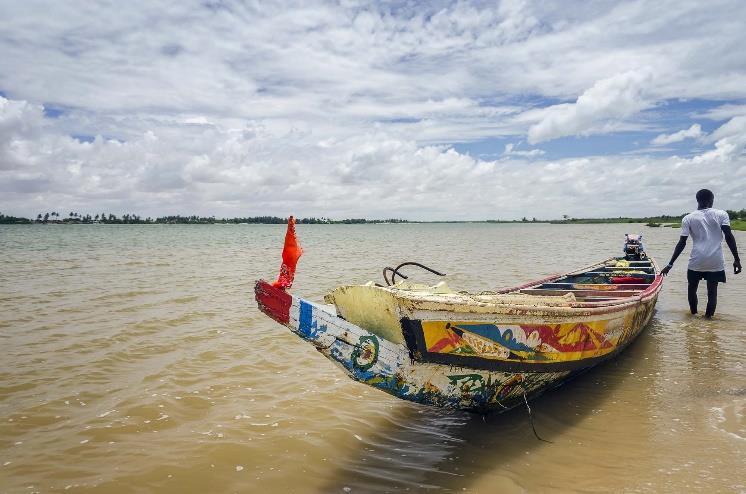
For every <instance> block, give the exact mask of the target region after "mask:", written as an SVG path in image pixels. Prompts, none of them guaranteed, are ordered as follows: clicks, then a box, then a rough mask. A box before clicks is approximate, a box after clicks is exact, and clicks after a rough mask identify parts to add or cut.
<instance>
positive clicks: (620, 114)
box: [528, 71, 651, 144]
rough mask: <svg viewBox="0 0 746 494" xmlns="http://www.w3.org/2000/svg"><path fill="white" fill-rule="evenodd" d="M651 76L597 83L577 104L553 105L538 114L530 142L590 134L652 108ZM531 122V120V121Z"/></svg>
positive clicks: (640, 74) (625, 76) (621, 76)
mask: <svg viewBox="0 0 746 494" xmlns="http://www.w3.org/2000/svg"><path fill="white" fill-rule="evenodd" d="M650 84H651V76H650V73H649V72H647V71H630V72H625V73H622V74H617V75H614V76H612V77H609V78H607V79H603V80H600V81H598V82H596V83H595V84H594V85H593V86H592V87H590V88H589V89H587V90H586V91H584V92H583V94H581V95H580V96H579V97H578V99H577V101H576V102H575V103H563V104H559V105H553V106H550V107H547V108H545V109H542V110H538V111H536V112H534V115H535V116H536V117H537V119H538V122H536V123H535V124H533V125H531V127H529V129H528V142H530V143H531V144H536V143H539V142H542V141H549V140H551V139H556V138H558V137H564V136H570V135H576V134H586V133H589V132H592V131H593V130H594V129H596V128H598V127H599V126H600V125H601V124H604V123H607V122H609V121H613V120H621V119H624V118H626V117H629V116H631V115H634V114H635V113H637V112H639V111H640V110H643V109H644V108H647V107H648V106H650V101H649V100H647V99H646V98H645V96H644V95H645V91H646V89H648V87H647V86H649V85H650ZM529 118H530V117H529Z"/></svg>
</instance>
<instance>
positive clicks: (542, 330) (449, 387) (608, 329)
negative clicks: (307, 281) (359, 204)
mask: <svg viewBox="0 0 746 494" xmlns="http://www.w3.org/2000/svg"><path fill="white" fill-rule="evenodd" d="M657 271H658V270H657V266H655V272H656V273H657ZM551 279H555V278H549V280H551ZM661 281H662V280H661V278H660V275H658V276H656V278H655V281H654V283H652V284H651V285H650V287H649V288H648V289H645V290H644V291H641V293H640V295H639V296H635V297H627V298H626V299H617V300H615V301H613V302H609V303H606V304H596V305H590V304H584V303H582V302H581V303H578V302H577V301H576V300H575V297H574V296H560V297H555V296H548V295H543V296H533V295H524V294H520V293H497V294H495V293H493V294H480V295H471V294H466V293H455V292H450V291H447V290H445V289H441V290H440V291H439V292H438V291H430V292H428V291H426V290H409V292H407V291H406V290H405V289H402V288H398V287H393V288H391V287H381V286H377V285H373V284H368V285H362V286H358V287H343V289H340V290H338V291H335V292H333V293H337V294H342V295H341V298H339V299H336V301H337V302H339V301H340V300H347V301H349V300H352V298H345V297H353V298H354V299H356V300H357V301H358V302H360V301H361V300H362V301H363V302H362V303H357V302H356V304H357V305H356V306H355V309H354V310H352V311H348V312H346V315H347V316H350V315H351V314H353V315H354V314H355V313H356V312H357V314H358V316H361V315H363V314H364V312H365V311H366V310H373V309H375V308H378V309H381V310H384V311H387V312H386V313H387V315H386V316H384V317H380V318H375V317H373V318H372V317H364V318H363V321H368V322H370V321H377V322H376V323H375V324H372V325H371V326H370V327H365V328H363V327H361V326H360V325H359V324H355V323H353V322H352V321H349V320H347V319H348V318H347V317H340V315H338V314H337V310H340V308H341V307H344V304H340V303H338V304H337V306H336V308H335V306H334V305H327V306H324V305H320V304H314V303H312V302H309V301H306V300H303V299H301V298H298V297H295V296H293V295H291V294H289V293H287V292H284V291H282V290H279V289H277V288H274V287H272V286H271V285H269V284H268V283H266V282H264V281H258V282H257V284H256V288H255V291H256V300H257V302H258V304H259V307H260V308H261V309H262V310H263V311H264V312H265V313H267V314H268V315H269V316H270V317H272V318H274V319H275V320H277V321H278V322H281V323H282V324H284V325H286V326H287V327H288V328H290V330H291V331H293V332H294V333H296V334H297V335H298V336H300V337H301V338H303V339H304V340H306V341H308V342H309V343H311V344H312V345H314V346H315V347H316V349H317V350H318V351H319V352H321V353H322V354H323V355H325V356H326V357H327V358H329V359H330V360H331V361H332V362H334V363H335V364H337V365H338V366H339V367H340V368H342V369H343V370H344V371H345V372H346V373H347V374H348V375H349V376H350V377H351V378H352V379H354V380H356V381H360V382H362V383H365V384H368V385H370V386H373V387H375V388H378V389H380V390H382V391H385V392H387V393H389V394H391V395H393V396H396V397H398V398H402V399H405V400H409V401H413V402H417V403H422V404H426V405H434V406H439V407H445V408H454V409H465V410H471V411H478V412H485V411H489V410H497V411H502V410H507V409H509V408H512V407H514V406H516V405H518V404H520V403H522V402H523V400H524V396H526V397H529V398H530V397H532V396H536V395H538V394H540V393H541V392H543V391H545V390H547V389H550V388H552V387H555V386H558V385H560V384H562V383H563V382H564V381H566V380H567V379H569V378H570V377H572V376H573V375H575V374H577V373H579V372H582V371H584V370H587V369H588V368H590V367H592V366H593V365H596V364H597V363H599V362H600V361H602V360H605V359H607V358H611V357H613V356H614V355H616V354H617V353H618V352H620V351H621V350H623V349H624V348H625V347H626V346H627V345H628V344H629V343H630V342H631V341H633V340H634V338H635V337H636V336H637V335H638V334H639V333H640V331H641V330H642V329H643V328H644V327H645V325H646V324H647V323H648V322H649V321H650V319H651V317H652V315H653V309H654V306H655V302H656V300H657V296H658V292H659V291H660V287H661ZM541 282H546V280H541ZM537 283H538V282H537ZM525 286H531V284H529V285H525ZM519 288H522V287H519ZM366 290H374V292H370V293H374V296H372V297H367V298H366V297H365V296H363V294H364V293H365V291H366ZM514 290H515V289H514ZM570 295H571V294H570ZM327 300H330V299H329V298H328V299H327ZM331 300H335V298H334V297H331ZM353 305H354V304H353ZM278 311H286V313H284V314H283V313H278ZM342 312H344V309H343V310H342ZM341 315H344V314H341ZM392 320H393V321H397V324H396V326H393V323H392ZM355 322H359V319H356V321H355Z"/></svg>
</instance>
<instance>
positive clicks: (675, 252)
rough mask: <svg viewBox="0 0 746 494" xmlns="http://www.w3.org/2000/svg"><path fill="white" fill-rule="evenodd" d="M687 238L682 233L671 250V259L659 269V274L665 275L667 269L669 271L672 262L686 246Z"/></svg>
mask: <svg viewBox="0 0 746 494" xmlns="http://www.w3.org/2000/svg"><path fill="white" fill-rule="evenodd" d="M687 238H689V237H687V236H685V235H682V236H681V237H679V243H677V244H676V247H675V248H674V250H673V255H672V256H671V260H670V261H668V266H666V267H665V268H663V269H662V270H661V274H662V275H663V276H666V275H667V274H668V272H669V271H671V268H672V267H673V263H675V262H676V259H678V258H679V256H680V255H681V253H682V252H684V247H686V239H687Z"/></svg>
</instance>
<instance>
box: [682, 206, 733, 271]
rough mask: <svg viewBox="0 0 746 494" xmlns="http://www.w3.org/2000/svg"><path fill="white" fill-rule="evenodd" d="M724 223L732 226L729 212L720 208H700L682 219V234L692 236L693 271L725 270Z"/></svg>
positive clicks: (691, 258)
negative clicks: (722, 227)
mask: <svg viewBox="0 0 746 494" xmlns="http://www.w3.org/2000/svg"><path fill="white" fill-rule="evenodd" d="M723 225H728V226H730V218H728V213H726V212H725V211H722V210H720V209H713V208H707V209H698V210H696V211H694V212H692V213H689V214H687V215H686V216H684V219H683V220H681V236H682V237H692V242H693V244H694V245H693V246H692V255H691V256H689V269H691V270H692V271H723V270H724V269H725V260H724V259H723V230H722V229H721V228H720V227H721V226H723Z"/></svg>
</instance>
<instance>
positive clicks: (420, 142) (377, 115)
mask: <svg viewBox="0 0 746 494" xmlns="http://www.w3.org/2000/svg"><path fill="white" fill-rule="evenodd" d="M0 9H1V10H2V12H3V15H2V16H0V211H2V212H4V213H6V214H9V213H10V214H17V215H26V216H29V215H34V216H35V215H36V213H38V212H43V211H52V210H57V211H63V212H68V211H81V212H91V213H96V212H101V211H106V212H113V213H115V214H121V213H124V212H133V213H138V214H141V215H143V216H146V215H162V214H177V213H181V214H200V215H213V214H214V215H216V216H237V215H238V216H245V215H260V214H272V215H287V214H291V213H292V214H296V215H298V216H330V217H335V218H344V217H367V218H380V217H401V218H409V219H487V218H503V219H513V218H520V217H522V216H528V217H533V216H536V217H538V218H558V217H560V216H561V215H563V214H568V215H571V216H578V217H593V216H596V217H597V216H607V215H612V216H619V215H643V214H658V213H676V214H678V213H680V212H684V211H687V210H689V209H691V208H692V207H693V195H694V193H695V192H696V190H697V189H699V188H701V187H708V188H711V189H712V190H713V191H715V193H716V206H720V207H722V208H737V209H740V208H743V207H746V153H745V152H744V148H745V147H746V50H745V49H744V46H746V29H745V28H744V19H746V2H742V1H739V0H734V1H731V2H720V1H710V2H701V1H685V0H675V1H665V0H663V1H662V0H655V1H649V2H644V1H636V2H623V3H622V2H617V1H609V2H604V1H600V2H593V3H588V2H578V3H575V4H573V3H570V2H565V1H562V2H547V1H535V2H534V1H503V2H500V3H499V4H498V3H497V2H468V1H464V2H439V1H433V2H414V1H412V2H375V3H365V2H358V1H354V0H342V1H340V2H336V3H332V2H313V1H309V2H298V3H293V2H284V3H277V4H272V3H270V2H264V1H262V2H259V1H232V0H225V1H220V0H206V1H202V2H196V1H195V2H191V1H181V2H161V1H148V2H115V1H109V2H106V1H101V2H91V1H88V0H80V1H75V0H68V1H64V2H61V1H47V2H44V1H37V0H24V1H23V2H18V1H15V0H0Z"/></svg>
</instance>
